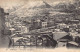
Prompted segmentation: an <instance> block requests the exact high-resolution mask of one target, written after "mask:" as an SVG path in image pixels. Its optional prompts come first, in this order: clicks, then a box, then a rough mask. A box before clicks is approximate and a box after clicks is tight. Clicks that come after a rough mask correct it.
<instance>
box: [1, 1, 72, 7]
mask: <svg viewBox="0 0 80 52" xmlns="http://www.w3.org/2000/svg"><path fill="white" fill-rule="evenodd" d="M34 1H42V0H0V7H3V8H11V7H12V6H18V5H24V4H28V3H29V2H34ZM44 1H45V2H47V3H49V4H50V3H57V2H64V1H65V2H69V1H72V0H44Z"/></svg>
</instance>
